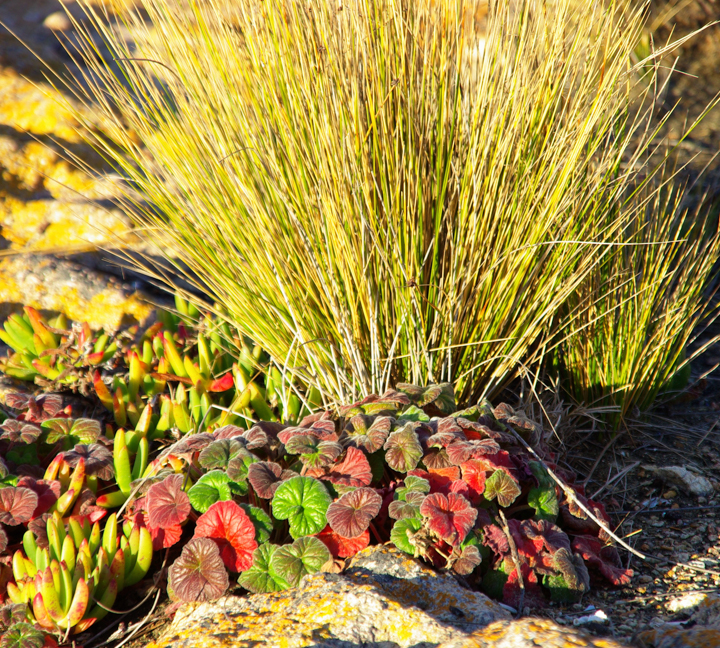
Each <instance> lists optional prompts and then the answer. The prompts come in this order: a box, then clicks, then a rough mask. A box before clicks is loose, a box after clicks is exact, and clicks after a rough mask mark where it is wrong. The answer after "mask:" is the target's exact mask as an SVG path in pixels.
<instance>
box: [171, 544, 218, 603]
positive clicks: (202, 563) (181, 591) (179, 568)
mask: <svg viewBox="0 0 720 648" xmlns="http://www.w3.org/2000/svg"><path fill="white" fill-rule="evenodd" d="M169 576H170V579H169V587H170V589H171V590H172V592H173V594H174V596H175V598H177V599H179V600H181V601H185V602H188V603H190V602H194V601H214V600H215V599H218V598H220V597H221V596H222V595H223V594H224V593H225V591H226V590H227V588H228V586H229V584H230V581H229V579H228V574H227V571H226V570H225V565H223V561H222V559H221V558H220V550H219V549H218V546H217V545H216V544H215V543H214V542H213V541H212V540H210V538H193V539H192V540H190V542H188V543H187V544H186V545H185V546H184V547H183V550H182V554H180V557H179V558H178V559H177V560H176V561H175V562H174V563H173V564H172V565H171V566H170V570H169Z"/></svg>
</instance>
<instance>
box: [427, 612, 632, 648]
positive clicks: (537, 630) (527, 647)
mask: <svg viewBox="0 0 720 648" xmlns="http://www.w3.org/2000/svg"><path fill="white" fill-rule="evenodd" d="M539 646H542V648H624V647H625V646H626V644H621V643H618V642H617V641H615V640H614V639H610V638H606V637H593V636H591V635H589V634H587V633H585V632H583V631H582V630H577V629H576V628H572V627H567V626H561V625H558V624H557V623H555V622H554V621H550V620H549V619H538V618H532V617H528V618H524V619H519V620H517V621H508V620H504V621H496V622H494V623H491V624H490V625H489V626H487V627H486V628H483V629H482V630H478V631H476V632H474V633H473V634H472V635H470V637H467V638H463V639H456V640H452V641H448V642H446V643H443V644H442V645H441V646H439V648H538V647H539Z"/></svg>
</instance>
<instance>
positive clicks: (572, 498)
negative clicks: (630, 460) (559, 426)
mask: <svg viewBox="0 0 720 648" xmlns="http://www.w3.org/2000/svg"><path fill="white" fill-rule="evenodd" d="M520 364H521V366H522V368H523V369H524V370H525V371H526V372H528V373H530V372H529V371H528V369H527V367H526V366H525V365H524V364H522V363H520ZM530 389H532V391H533V394H534V395H535V398H536V399H537V402H538V404H539V405H540V408H541V409H542V411H543V414H545V418H546V419H547V421H548V422H549V423H550V426H551V427H552V428H553V432H554V433H555V434H556V435H557V430H556V429H555V427H554V426H553V424H552V421H551V420H550V417H549V416H548V413H547V411H546V410H545V407H544V406H543V404H542V401H541V400H540V396H539V395H538V393H537V392H536V391H535V389H534V388H533V386H532V383H530ZM505 428H506V429H507V431H508V432H510V434H512V435H513V436H514V437H515V438H516V439H517V440H518V441H519V442H520V444H521V445H522V446H524V447H525V450H527V451H528V452H529V453H530V454H531V455H533V457H535V458H536V459H537V460H538V462H540V465H541V466H542V467H543V468H545V470H547V472H548V475H550V477H552V478H553V479H554V480H555V483H557V485H558V486H560V488H561V489H562V491H563V493H565V497H567V500H568V502H570V503H574V504H576V505H577V506H578V508H580V510H582V511H583V512H584V513H585V515H587V516H588V517H589V518H590V519H591V520H592V521H593V522H595V524H597V525H598V526H599V527H600V528H601V529H602V530H603V531H605V533H607V534H608V535H609V536H610V537H611V538H612V539H613V540H615V542H617V543H618V544H619V545H620V546H621V547H625V549H627V550H628V551H629V552H630V553H631V554H633V555H635V556H637V557H638V558H640V560H646V556H645V554H642V553H640V552H639V551H638V550H637V549H635V548H634V547H631V546H630V545H629V544H628V543H627V542H625V541H624V540H623V539H622V538H620V537H618V536H617V535H616V534H615V533H614V532H613V531H611V530H610V528H609V527H608V525H607V524H605V522H604V521H603V520H601V519H600V518H598V516H597V515H595V514H594V513H593V512H592V511H591V510H590V509H589V508H588V507H587V506H585V504H583V502H581V501H580V499H579V498H578V496H577V494H576V493H575V491H574V490H573V489H572V488H571V487H570V486H568V485H567V484H566V483H565V482H564V481H563V480H562V479H560V477H558V476H557V475H556V474H555V473H554V472H553V470H552V469H551V468H550V467H549V466H548V465H547V464H546V463H545V462H544V461H543V459H542V458H541V457H540V455H539V454H538V453H537V452H535V449H534V448H533V447H532V446H530V445H529V444H528V443H527V442H526V441H525V439H523V438H522V437H521V436H520V435H519V434H518V433H517V432H515V430H513V428H512V427H509V426H505Z"/></svg>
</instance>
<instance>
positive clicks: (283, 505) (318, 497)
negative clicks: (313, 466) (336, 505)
mask: <svg viewBox="0 0 720 648" xmlns="http://www.w3.org/2000/svg"><path fill="white" fill-rule="evenodd" d="M330 501H331V500H330V494H329V493H328V492H327V490H326V488H325V486H323V485H322V484H321V483H320V482H319V481H318V480H317V479H313V478H312V477H306V476H301V475H298V476H297V477H292V478H291V479H288V480H287V481H285V482H283V483H282V484H281V485H280V486H279V487H278V489H277V490H276V491H275V495H274V496H273V499H272V511H273V515H274V516H275V517H276V518H278V519H280V520H288V521H289V523H290V535H291V536H292V537H293V538H300V537H302V536H307V535H314V534H315V533H319V532H320V531H322V529H324V528H325V525H326V524H327V518H326V513H327V510H328V507H329V506H330Z"/></svg>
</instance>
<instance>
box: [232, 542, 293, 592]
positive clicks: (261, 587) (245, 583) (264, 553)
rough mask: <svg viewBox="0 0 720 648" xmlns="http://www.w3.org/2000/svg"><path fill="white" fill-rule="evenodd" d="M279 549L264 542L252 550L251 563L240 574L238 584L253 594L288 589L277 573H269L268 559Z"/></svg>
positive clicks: (288, 585)
mask: <svg viewBox="0 0 720 648" xmlns="http://www.w3.org/2000/svg"><path fill="white" fill-rule="evenodd" d="M278 549H280V547H279V546H278V545H274V544H270V543H265V544H262V545H260V546H259V547H258V548H257V549H255V551H254V552H253V565H252V567H250V569H248V570H247V571H244V572H243V573H242V574H240V577H239V578H238V584H239V585H240V586H241V587H244V588H245V589H246V590H248V591H250V592H253V593H254V594H267V593H269V592H279V591H281V590H285V589H288V588H289V587H290V584H289V583H288V582H287V581H286V580H285V579H284V578H282V577H280V576H278V575H277V574H271V573H270V561H271V560H272V558H273V556H274V555H275V553H276V552H277V550H278Z"/></svg>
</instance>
